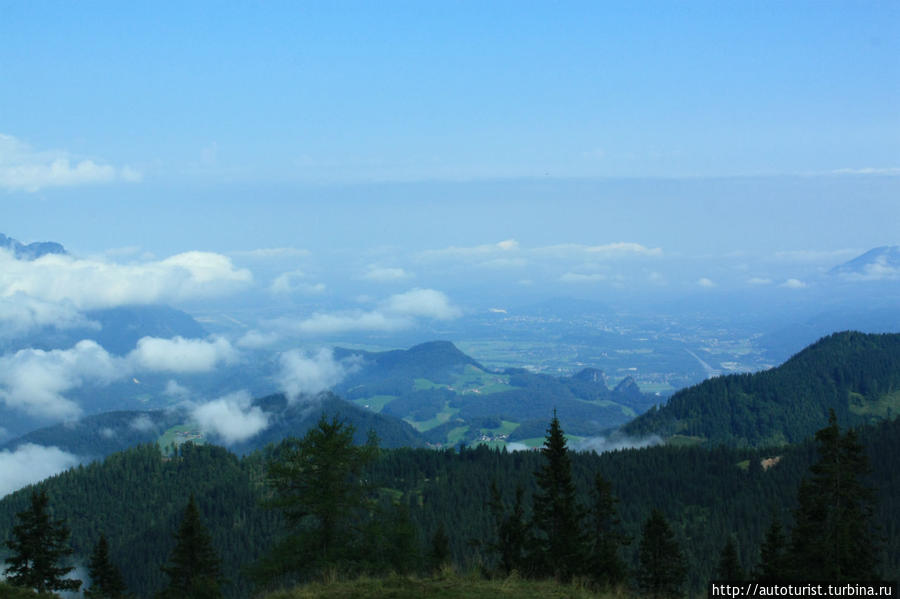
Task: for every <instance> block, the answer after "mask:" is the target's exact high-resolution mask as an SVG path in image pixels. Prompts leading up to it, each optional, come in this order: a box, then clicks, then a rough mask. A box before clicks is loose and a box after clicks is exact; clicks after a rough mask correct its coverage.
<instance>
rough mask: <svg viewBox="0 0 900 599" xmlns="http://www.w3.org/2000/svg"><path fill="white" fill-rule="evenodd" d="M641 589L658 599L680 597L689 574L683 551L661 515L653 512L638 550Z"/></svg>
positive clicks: (655, 511)
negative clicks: (686, 576)
mask: <svg viewBox="0 0 900 599" xmlns="http://www.w3.org/2000/svg"><path fill="white" fill-rule="evenodd" d="M638 559H639V569H638V572H637V582H638V588H639V589H640V590H641V591H642V592H643V593H645V594H648V595H650V596H651V597H654V599H658V598H661V597H678V596H680V595H681V590H682V587H683V586H684V579H685V575H686V573H687V568H686V566H685V562H684V557H683V555H682V553H681V548H680V547H679V546H678V542H677V541H676V540H675V535H674V534H672V530H671V529H670V528H669V523H668V522H666V518H665V516H663V514H662V512H660V511H659V510H657V509H654V510H653V512H651V513H650V516H649V517H648V518H647V520H646V521H645V522H644V528H643V532H642V535H641V543H640V546H639V547H638Z"/></svg>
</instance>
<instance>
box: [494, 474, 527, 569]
mask: <svg viewBox="0 0 900 599" xmlns="http://www.w3.org/2000/svg"><path fill="white" fill-rule="evenodd" d="M524 495H525V490H524V489H523V488H522V487H521V486H518V487H516V501H515V503H514V504H513V509H512V512H511V513H510V514H507V513H506V510H505V508H504V506H503V501H502V500H501V497H500V491H499V490H498V489H497V481H493V482H492V483H491V504H490V507H491V513H492V514H493V516H494V526H495V528H496V542H495V543H493V544H492V545H491V549H493V550H494V551H495V552H496V553H498V554H499V555H500V568H501V571H502V572H503V574H505V575H509V573H510V572H512V571H513V570H518V571H519V572H520V573H522V574H526V573H530V572H529V568H528V567H527V561H528V558H527V553H526V552H527V549H528V544H529V542H530V538H529V532H530V531H529V529H528V523H527V522H526V521H525V504H524Z"/></svg>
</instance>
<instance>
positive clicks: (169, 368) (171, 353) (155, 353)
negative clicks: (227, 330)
mask: <svg viewBox="0 0 900 599" xmlns="http://www.w3.org/2000/svg"><path fill="white" fill-rule="evenodd" d="M237 358H238V353H237V350H235V349H234V348H233V347H232V346H231V343H229V342H228V340H227V339H225V338H223V337H213V338H212V339H209V340H206V339H184V338H182V337H172V338H171V339H162V338H158V337H144V338H142V339H140V340H139V341H138V342H137V347H136V348H135V349H134V350H133V351H132V352H131V353H129V354H128V359H129V360H130V361H131V362H132V364H133V365H134V367H135V368H137V369H143V370H152V371H157V372H179V373H185V372H209V371H211V370H213V369H214V368H215V367H216V366H218V365H219V364H223V363H224V364H230V363H233V362H235V361H236V360H237Z"/></svg>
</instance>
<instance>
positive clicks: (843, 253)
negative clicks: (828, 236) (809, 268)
mask: <svg viewBox="0 0 900 599" xmlns="http://www.w3.org/2000/svg"><path fill="white" fill-rule="evenodd" d="M860 253H861V250H859V249H853V248H845V249H840V250H787V251H780V252H775V254H774V258H775V260H777V261H779V262H798V263H805V264H811V263H816V262H824V263H834V262H838V261H840V260H842V259H846V258H850V257H853V256H857V255H859V254H860Z"/></svg>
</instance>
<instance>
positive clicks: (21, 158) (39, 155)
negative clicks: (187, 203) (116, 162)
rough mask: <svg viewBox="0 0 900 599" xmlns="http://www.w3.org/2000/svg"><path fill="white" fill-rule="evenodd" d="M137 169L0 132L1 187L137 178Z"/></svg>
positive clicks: (25, 188)
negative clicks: (31, 143) (41, 148)
mask: <svg viewBox="0 0 900 599" xmlns="http://www.w3.org/2000/svg"><path fill="white" fill-rule="evenodd" d="M141 178H142V176H141V173H140V172H139V171H137V170H136V169H134V168H132V167H129V166H125V167H121V168H117V167H114V166H111V165H109V164H103V163H98V162H95V161H94V160H91V159H77V158H72V157H71V156H69V155H68V153H67V152H63V151H59V150H48V151H39V150H34V149H32V148H31V147H30V146H28V145H27V144H25V143H23V142H22V141H20V140H18V139H16V138H15V137H13V136H11V135H4V134H2V133H0V188H5V189H7V190H23V191H28V192H35V191H38V190H40V189H44V188H47V187H71V186H75V185H87V184H99V183H112V182H115V181H126V182H136V181H140V180H141Z"/></svg>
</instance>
